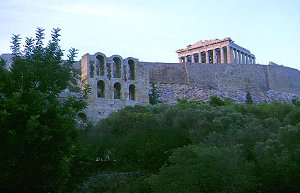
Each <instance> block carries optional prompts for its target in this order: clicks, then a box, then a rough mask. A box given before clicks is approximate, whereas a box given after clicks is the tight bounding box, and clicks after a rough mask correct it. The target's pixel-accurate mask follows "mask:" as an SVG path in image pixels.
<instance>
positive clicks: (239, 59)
mask: <svg viewBox="0 0 300 193" xmlns="http://www.w3.org/2000/svg"><path fill="white" fill-rule="evenodd" d="M237 55H238V62H237V63H238V64H241V51H240V50H237Z"/></svg>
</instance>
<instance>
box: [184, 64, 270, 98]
mask: <svg viewBox="0 0 300 193" xmlns="http://www.w3.org/2000/svg"><path fill="white" fill-rule="evenodd" d="M264 68H265V66H262V65H256V64H247V65H241V64H235V65H228V64H200V65H199V64H187V69H188V77H189V82H190V86H192V87H199V88H204V89H213V90H228V91H235V90H243V91H249V92H251V93H259V92H266V91H267V90H268V85H267V81H266V74H265V69H264Z"/></svg>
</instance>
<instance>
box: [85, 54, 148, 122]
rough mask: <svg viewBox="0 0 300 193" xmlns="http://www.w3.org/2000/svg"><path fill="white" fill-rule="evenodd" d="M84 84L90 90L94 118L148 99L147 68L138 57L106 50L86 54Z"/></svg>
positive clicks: (89, 109)
mask: <svg viewBox="0 0 300 193" xmlns="http://www.w3.org/2000/svg"><path fill="white" fill-rule="evenodd" d="M80 63H81V84H82V88H86V87H90V92H87V102H88V107H87V109H86V113H87V116H88V117H89V119H90V120H92V121H97V120H99V119H101V118H104V117H107V115H108V114H109V113H111V112H114V111H116V110H118V109H120V108H123V107H125V106H133V105H137V104H147V103H149V96H148V91H149V89H148V87H149V76H148V71H147V70H145V69H144V67H143V66H142V65H140V62H139V60H138V59H136V58H131V57H130V58H125V59H123V58H122V57H121V56H119V55H113V56H110V57H106V56H105V55H104V54H103V53H100V52H98V53H95V54H94V55H90V54H85V55H84V56H82V58H81V60H80Z"/></svg>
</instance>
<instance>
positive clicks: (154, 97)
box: [149, 82, 160, 105]
mask: <svg viewBox="0 0 300 193" xmlns="http://www.w3.org/2000/svg"><path fill="white" fill-rule="evenodd" d="M151 86H152V88H151V91H150V94H149V103H150V104H151V105H155V104H157V103H160V101H159V94H158V91H157V88H156V86H155V84H154V83H153V82H152V83H151Z"/></svg>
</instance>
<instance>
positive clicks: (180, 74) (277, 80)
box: [147, 63, 300, 103]
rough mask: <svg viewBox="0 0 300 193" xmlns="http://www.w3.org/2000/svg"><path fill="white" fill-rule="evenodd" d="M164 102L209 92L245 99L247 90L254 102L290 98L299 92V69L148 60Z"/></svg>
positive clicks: (201, 96) (201, 97)
mask: <svg viewBox="0 0 300 193" xmlns="http://www.w3.org/2000/svg"><path fill="white" fill-rule="evenodd" d="M147 67H148V69H149V75H150V77H149V78H150V82H154V83H155V84H156V86H157V88H158V91H159V94H160V96H161V98H160V99H161V101H162V102H165V103H175V102H176V100H177V99H184V98H185V99H188V100H192V101H197V100H198V101H199V100H200V101H205V100H208V99H209V97H210V96H212V95H219V96H221V97H222V98H228V99H233V100H235V101H237V102H240V103H242V102H245V100H246V98H245V96H246V92H247V91H249V92H250V93H251V94H252V96H253V99H254V100H255V101H256V102H264V101H265V102H271V101H282V102H284V101H285V102H286V101H290V100H292V99H299V96H300V71H298V70H296V69H292V68H287V67H284V66H269V65H258V64H247V65H238V64H235V65H233V64H195V63H188V64H186V68H185V65H184V64H178V63H177V64H165V63H147Z"/></svg>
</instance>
